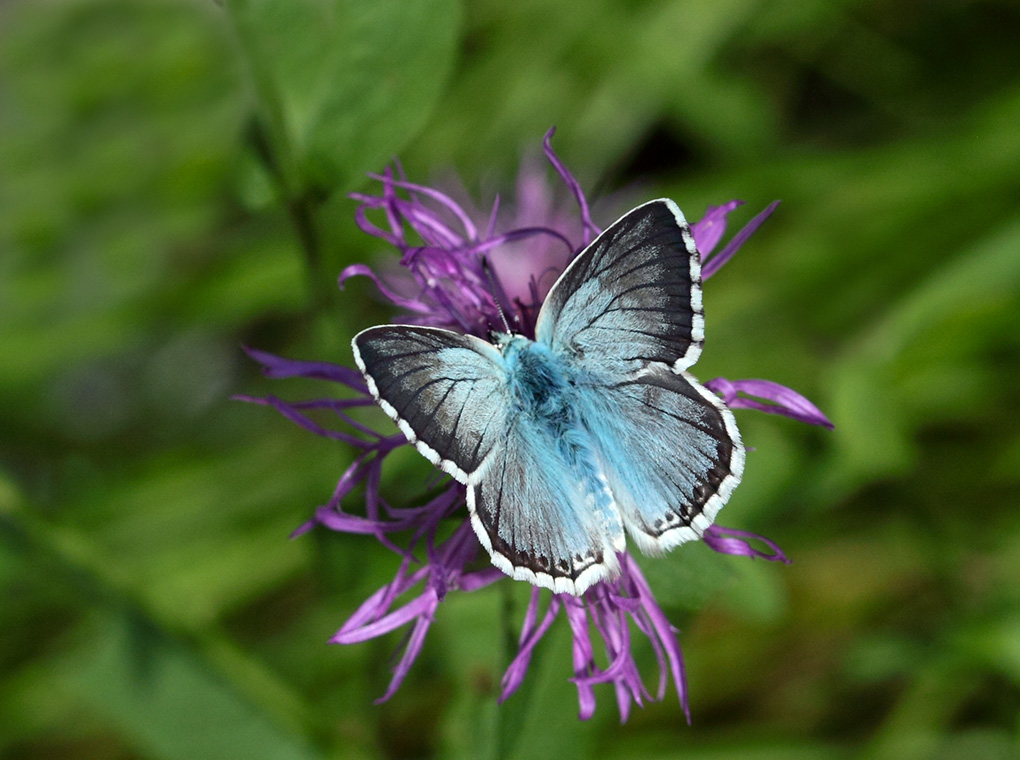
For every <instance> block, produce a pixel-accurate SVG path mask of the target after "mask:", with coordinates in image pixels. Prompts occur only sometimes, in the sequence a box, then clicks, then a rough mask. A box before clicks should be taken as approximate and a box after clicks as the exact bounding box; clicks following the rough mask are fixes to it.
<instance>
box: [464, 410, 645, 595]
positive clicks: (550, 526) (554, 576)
mask: <svg viewBox="0 0 1020 760" xmlns="http://www.w3.org/2000/svg"><path fill="white" fill-rule="evenodd" d="M505 436H506V437H505V441H506V443H505V445H504V446H501V447H498V448H497V449H496V450H495V452H494V454H493V459H492V464H491V466H490V467H488V468H486V470H485V473H484V475H483V476H482V478H481V479H480V480H479V482H478V483H477V484H475V485H472V486H469V487H468V508H469V510H470V512H471V521H472V524H473V525H474V528H475V533H477V534H478V537H479V539H480V540H481V542H482V544H483V546H485V548H486V550H487V551H488V552H489V554H490V555H491V557H492V562H493V564H494V565H496V567H498V568H500V569H501V570H503V572H505V573H507V574H508V575H510V576H512V577H513V578H515V579H517V580H524V581H528V582H530V583H532V584H535V585H538V586H543V587H545V588H549V589H552V590H553V591H556V592H557V593H569V594H575V595H580V594H582V593H584V591H585V590H586V589H587V588H588V587H589V586H591V585H592V584H594V583H597V582H598V581H600V580H603V579H606V578H611V577H613V576H615V575H617V574H618V573H619V562H618V560H617V558H616V552H618V551H622V550H623V549H624V545H625V539H624V534H623V526H622V524H621V522H620V517H619V514H618V513H617V512H616V510H615V507H614V505H613V504H612V496H611V495H610V493H609V491H608V488H607V485H606V483H605V482H604V480H602V481H600V482H597V483H594V484H593V483H591V482H587V483H586V482H584V481H583V480H582V474H581V473H580V472H579V471H578V470H577V469H575V468H571V467H570V466H569V465H568V464H567V461H566V460H565V458H564V455H563V453H562V447H561V446H559V445H558V444H557V441H555V440H553V438H552V436H551V435H550V433H549V428H548V426H544V425H542V424H541V423H540V422H539V421H536V420H534V419H532V418H531V417H529V416H528V415H511V416H510V417H509V418H508V424H507V429H506V433H505Z"/></svg>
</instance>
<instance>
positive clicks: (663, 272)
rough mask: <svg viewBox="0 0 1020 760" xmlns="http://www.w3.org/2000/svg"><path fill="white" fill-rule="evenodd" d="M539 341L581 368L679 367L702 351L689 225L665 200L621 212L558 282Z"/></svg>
mask: <svg viewBox="0 0 1020 760" xmlns="http://www.w3.org/2000/svg"><path fill="white" fill-rule="evenodd" d="M536 336H537V339H538V340H539V341H542V342H544V343H545V344H546V345H548V346H549V347H550V348H552V349H553V350H554V351H556V352H557V353H560V354H561V355H563V356H565V357H573V358H574V359H575V360H576V361H578V362H581V363H595V364H599V365H609V366H611V367H614V368H619V369H621V370H623V369H638V368H640V367H642V366H644V365H645V364H647V363H649V362H661V363H663V364H667V365H669V366H670V367H672V368H674V369H677V370H681V369H686V368H687V367H689V366H691V365H693V364H694V363H695V362H696V361H697V360H698V356H699V355H700V353H701V346H702V343H703V342H704V337H705V320H704V313H703V311H702V305H701V261H700V257H699V254H698V250H697V247H696V246H695V244H694V236H693V234H692V233H691V228H690V227H689V226H688V224H687V222H686V220H685V219H684V216H683V214H682V213H681V211H680V209H679V208H677V206H676V204H675V203H673V201H671V200H668V199H666V198H661V199H659V200H655V201H650V202H648V203H645V204H643V205H641V206H638V207H637V208H636V209H634V210H633V211H631V212H629V213H628V214H626V215H624V216H623V217H622V218H621V219H619V220H618V221H617V222H616V223H615V224H613V225H611V226H610V227H609V228H608V229H606V230H605V232H603V233H602V234H601V235H599V236H598V237H597V238H596V239H595V240H594V241H593V242H592V243H591V245H589V246H588V247H587V248H585V249H584V250H583V251H581V253H579V254H578V255H577V256H576V257H575V258H574V260H573V261H572V262H571V263H570V265H569V266H568V267H567V268H566V270H565V271H564V272H563V274H562V275H561V276H560V278H559V280H557V281H556V283H555V284H554V285H553V288H552V290H551V291H550V292H549V295H548V297H547V298H546V301H545V304H544V305H543V306H542V310H541V313H540V314H539V318H538V324H537V326H536Z"/></svg>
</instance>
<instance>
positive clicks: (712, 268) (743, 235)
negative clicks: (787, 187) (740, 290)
mask: <svg viewBox="0 0 1020 760" xmlns="http://www.w3.org/2000/svg"><path fill="white" fill-rule="evenodd" d="M778 205H779V201H772V203H770V204H769V205H768V206H766V207H765V210H764V211H762V212H761V213H760V214H758V216H756V217H755V218H754V219H752V220H751V221H749V222H748V223H747V224H745V225H744V228H743V229H742V230H741V231H740V232H738V233H737V234H736V235H734V236H733V237H732V238H731V239H730V242H728V243H727V244H726V246H725V247H724V248H723V249H722V250H721V251H719V253H717V254H716V255H715V256H713V257H712V258H710V259H709V260H708V261H706V262H705V264H704V266H703V267H702V268H701V276H702V278H704V279H706V280H707V279H708V278H709V277H711V276H712V275H713V274H715V273H716V272H718V271H719V269H720V268H721V267H722V265H723V264H725V263H726V262H727V261H729V260H730V259H731V258H733V254H735V253H736V252H737V251H739V250H740V246H742V245H743V244H744V243H745V242H746V241H747V239H748V238H749V237H751V235H753V234H754V232H755V230H757V229H758V228H759V227H761V225H762V222H764V221H765V220H766V219H768V218H769V217H770V216H771V215H772V212H773V211H775V209H776V206H778Z"/></svg>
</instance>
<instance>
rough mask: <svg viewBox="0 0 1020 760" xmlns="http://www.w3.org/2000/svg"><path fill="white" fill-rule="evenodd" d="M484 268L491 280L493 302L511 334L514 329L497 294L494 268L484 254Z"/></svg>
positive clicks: (507, 332) (488, 278)
mask: <svg viewBox="0 0 1020 760" xmlns="http://www.w3.org/2000/svg"><path fill="white" fill-rule="evenodd" d="M482 270H483V271H484V272H485V277H486V279H487V280H488V281H489V292H490V293H492V302H493V303H494V304H496V311H498V312H499V318H500V319H501V320H503V326H504V327H505V328H506V334H507V335H510V334H512V333H513V330H511V329H510V323H509V322H507V320H506V314H504V313H503V307H502V306H500V305H499V298H498V297H497V296H496V280H495V278H493V276H492V268H491V267H490V266H489V259H488V258H487V257H486V256H482Z"/></svg>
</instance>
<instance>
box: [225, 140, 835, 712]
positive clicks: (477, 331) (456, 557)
mask: <svg viewBox="0 0 1020 760" xmlns="http://www.w3.org/2000/svg"><path fill="white" fill-rule="evenodd" d="M552 134H553V130H549V132H548V134H547V135H546V136H545V140H544V143H543V145H544V150H545V156H546V158H547V159H548V161H549V163H550V164H551V165H552V166H553V168H554V170H555V171H556V173H557V174H558V175H559V178H560V179H561V180H562V182H563V183H564V184H565V186H566V188H567V190H568V191H569V194H570V196H572V198H573V201H574V202H575V203H576V205H577V207H578V211H575V212H568V211H567V210H565V209H564V208H562V207H560V206H556V205H554V204H553V202H552V197H553V192H552V191H551V190H550V188H549V186H548V184H547V183H546V179H545V175H544V173H542V172H539V171H536V169H535V167H534V166H529V165H526V166H525V168H524V170H523V171H522V173H521V176H520V178H519V181H518V188H517V196H516V198H515V202H514V204H513V207H512V209H511V210H510V211H509V212H508V210H507V209H506V208H503V207H501V205H500V202H499V200H498V199H497V201H496V202H495V203H494V204H493V207H492V209H491V211H490V212H488V213H487V214H481V213H479V212H477V211H475V210H473V209H471V210H468V209H465V208H464V206H463V205H462V204H459V203H457V202H455V201H454V200H453V199H452V198H451V197H450V196H448V195H446V194H444V193H441V192H439V191H438V190H435V189H433V188H430V187H426V186H424V185H418V184H414V183H411V182H409V181H408V180H407V179H406V177H405V176H404V174H403V171H402V170H401V169H400V167H399V166H397V167H396V168H395V169H387V170H386V171H385V172H384V173H383V174H381V175H378V176H375V177H374V179H376V180H378V181H379V183H380V185H381V191H380V192H379V194H377V195H372V194H356V195H354V196H353V198H354V199H355V200H357V201H358V202H359V204H360V205H359V207H358V209H357V211H356V219H357V223H358V226H359V227H360V228H361V229H362V230H363V231H365V232H367V233H368V234H370V235H372V236H374V237H377V238H379V239H380V240H383V241H385V242H386V243H388V244H389V245H391V246H393V247H394V248H396V249H397V250H398V251H399V253H400V261H399V266H390V267H385V268H384V269H383V270H382V271H381V272H376V271H373V270H372V269H369V268H368V267H367V266H365V265H362V264H355V265H352V266H349V267H347V268H346V269H345V270H344V271H343V272H342V273H341V274H340V285H341V287H343V285H344V283H345V282H346V281H347V280H348V279H350V278H351V277H355V276H366V277H369V278H371V279H372V281H373V282H374V283H375V285H376V286H377V288H378V289H379V292H380V293H381V294H382V295H383V297H384V298H386V299H387V300H389V301H390V302H392V303H393V304H394V305H396V306H397V307H399V308H400V309H401V310H402V311H403V312H404V313H402V314H401V315H400V316H399V317H398V318H397V321H399V322H402V323H413V324H421V325H432V326H437V327H444V328H448V329H453V330H458V331H461V332H465V333H472V334H474V335H477V336H480V337H486V336H487V334H488V330H489V329H490V326H491V325H499V324H501V323H502V318H501V317H500V312H499V307H497V303H499V304H500V305H501V306H503V308H504V309H505V310H506V314H505V316H506V318H507V320H508V321H509V322H510V324H511V326H512V328H513V329H514V330H515V331H517V332H519V333H522V334H524V335H526V336H529V337H533V336H534V326H535V318H536V317H537V315H538V310H539V308H540V307H541V304H542V299H543V298H544V296H545V294H546V292H547V291H548V289H549V287H550V286H551V285H552V283H553V282H554V281H555V278H556V276H557V275H558V273H559V272H561V271H562V270H563V268H564V267H565V266H566V265H567V263H568V262H569V261H570V260H571V258H572V257H573V256H574V255H575V254H576V253H577V252H578V251H579V250H581V249H582V248H583V247H584V246H585V245H586V244H587V243H589V242H590V241H591V240H592V239H593V238H594V237H595V236H596V235H597V234H598V233H599V232H600V230H599V228H598V227H597V226H596V225H595V224H594V223H593V222H592V219H591V215H590V211H589V205H588V202H587V200H586V198H585V196H584V193H583V192H582V191H581V188H580V186H579V185H578V183H577V181H576V180H575V179H574V177H573V175H572V174H571V173H570V171H569V170H568V169H567V168H566V166H564V165H563V163H562V162H561V161H560V159H559V158H558V157H557V156H556V154H555V153H554V152H553V149H552V147H551V144H550V140H551V138H552ZM740 204H741V201H730V202H729V203H726V204H724V205H722V206H713V207H710V208H709V209H708V211H707V212H706V214H705V216H704V218H703V219H702V220H701V221H699V222H696V223H694V224H692V225H691V226H692V229H693V232H694V237H695V240H696V242H697V244H698V248H699V250H700V251H701V254H702V260H703V269H702V274H703V277H704V278H705V279H707V278H708V277H711V276H712V274H714V273H715V272H716V271H718V270H719V268H720V267H721V266H722V265H723V264H725V263H726V262H727V261H728V260H729V259H730V258H731V257H732V256H733V255H734V254H735V253H736V252H737V250H738V249H739V248H740V246H741V245H742V244H743V243H744V242H745V241H746V240H747V238H748V237H749V236H750V235H751V234H752V233H753V232H754V231H755V230H756V229H757V228H758V227H759V226H760V225H761V223H762V222H763V221H764V220H765V219H766V218H767V217H768V216H769V215H770V214H771V213H772V211H773V209H774V208H775V206H776V205H777V204H776V203H773V204H772V205H770V206H768V207H767V208H766V209H765V210H764V211H762V212H761V213H760V214H758V215H757V216H756V217H755V218H754V219H752V220H751V222H750V223H748V224H747V225H746V226H745V227H744V228H743V229H742V230H741V231H740V232H738V233H737V234H736V235H734V236H733V237H732V238H731V239H730V240H729V242H728V243H727V244H726V245H725V246H723V248H722V249H721V250H720V251H718V252H716V248H717V247H718V245H719V243H720V242H721V240H722V238H723V236H724V233H725V231H726V222H727V216H728V214H729V213H730V212H731V211H733V209H734V208H736V207H737V206H739V205H740ZM371 216H374V217H375V218H376V219H377V220H378V221H373V219H372V218H370V217H371ZM486 262H487V263H488V271H487V270H486ZM522 272H523V273H525V274H524V276H522V275H521V273H522ZM248 352H249V354H250V355H251V356H252V357H253V358H254V359H255V360H256V361H258V362H260V363H261V364H262V366H263V369H264V372H265V374H266V375H268V376H269V377H274V378H284V377H307V378H314V379H319V380H326V381H330V382H334V383H338V384H340V385H342V386H345V387H346V388H347V389H348V390H349V391H352V392H353V394H354V395H353V397H348V398H343V399H335V398H327V399H315V400H310V401H299V402H293V401H284V400H281V399H279V398H276V397H275V396H268V397H265V398H253V397H244V400H247V401H251V402H254V403H258V404H264V405H267V406H272V407H274V408H275V409H277V410H278V411H279V412H280V413H282V414H283V415H284V416H286V417H287V418H289V419H290V420H292V421H293V422H296V423H297V424H299V425H301V426H302V427H304V428H306V429H307V430H310V431H311V432H313V433H316V434H317V435H321V436H325V437H328V438H333V439H336V440H339V441H343V442H345V443H347V444H349V445H351V446H353V447H354V448H355V449H356V450H357V452H358V454H357V456H355V458H354V461H353V462H352V463H351V465H350V466H349V467H348V468H347V470H346V471H345V472H344V473H343V475H342V476H341V477H340V480H339V481H338V482H337V485H336V488H335V489H334V491H333V495H332V497H331V498H330V499H329V501H328V502H327V503H326V504H324V505H322V506H320V507H319V508H318V509H317V510H316V512H315V515H314V517H313V518H312V519H311V520H310V521H308V522H307V523H305V524H304V525H302V526H301V527H300V528H298V530H297V531H295V535H298V534H300V533H303V532H305V531H307V530H309V529H311V528H313V527H315V526H322V527H325V528H329V529H331V530H336V531H341V532H346V533H365V534H370V535H373V536H375V537H376V539H378V541H379V542H380V543H381V544H382V545H383V546H385V547H386V548H387V549H389V550H390V551H392V552H393V553H394V554H396V555H397V558H398V562H399V569H398V570H397V573H396V576H395V577H394V579H393V581H392V582H390V583H388V584H387V585H385V586H383V587H382V588H381V589H379V590H378V591H377V592H376V593H375V594H373V595H372V596H371V597H369V598H368V599H367V600H365V602H364V603H363V604H362V605H361V606H360V607H359V608H358V610H357V611H356V612H355V613H354V614H353V615H352V616H351V617H350V618H349V619H348V620H347V622H346V623H344V625H343V626H342V627H341V628H340V630H339V631H338V632H337V633H336V635H335V636H334V637H333V638H332V639H331V641H332V642H333V643H337V644H354V643H357V642H361V641H366V640H368V639H371V638H375V637H377V636H380V635H382V634H385V633H388V632H390V631H393V630H395V629H397V628H401V627H404V626H408V625H409V626H411V631H410V634H409V635H408V636H406V637H405V639H404V644H403V652H402V655H401V657H400V659H399V661H398V662H397V664H396V666H395V668H394V671H393V677H392V679H391V681H390V684H389V687H388V688H387V690H386V692H385V693H384V694H383V696H382V697H381V699H380V701H382V700H386V699H389V698H390V697H391V696H392V695H393V694H394V693H395V692H396V690H397V689H398V688H399V686H400V684H401V683H402V681H403V679H404V678H405V676H406V675H407V673H408V671H409V669H410V668H411V666H412V664H413V663H414V660H415V658H416V657H417V656H418V654H419V653H420V652H421V649H422V646H423V644H424V640H425V636H426V634H427V633H428V629H429V627H430V626H431V624H432V621H433V619H434V617H435V614H436V611H437V610H438V608H439V605H440V603H441V602H442V601H443V599H444V598H445V596H446V594H447V593H449V592H452V591H475V590H477V589H480V588H483V587H485V586H488V585H491V584H492V583H495V582H497V581H501V582H511V581H510V580H509V579H508V578H507V577H506V576H505V575H504V574H503V573H502V572H501V571H500V570H498V569H497V568H495V567H492V566H490V565H488V564H487V563H484V564H482V563H476V562H475V560H476V558H478V557H479V556H484V553H483V552H479V549H480V544H479V542H478V540H477V538H476V537H475V535H474V532H473V531H472V528H471V525H470V521H469V520H467V519H465V518H466V517H467V510H466V508H465V495H464V487H463V486H462V485H460V484H459V483H457V482H455V481H449V482H447V483H445V484H443V485H442V486H441V487H440V488H439V489H438V491H437V493H435V495H433V496H432V497H431V498H430V499H429V500H428V501H427V502H426V503H424V504H421V505H420V506H415V507H407V506H401V505H392V504H390V503H388V502H387V501H386V500H385V499H383V498H382V496H381V495H380V490H379V485H380V481H381V479H382V468H383V464H384V462H385V460H386V458H387V456H389V454H390V453H392V452H393V451H394V450H395V449H397V448H399V447H401V446H405V445H407V440H406V439H405V437H404V436H403V435H402V434H401V433H399V432H395V433H393V434H389V435H387V434H383V433H379V432H377V431H375V430H373V429H372V428H370V427H368V426H366V425H364V424H362V423H360V422H358V421H356V420H355V419H354V418H352V417H351V416H350V415H349V413H348V412H349V410H350V409H352V408H354V407H359V406H371V405H372V404H374V401H373V399H372V397H371V395H370V394H369V393H368V389H367V387H366V385H365V382H364V379H363V377H362V375H361V373H359V372H358V371H357V370H355V369H352V368H348V367H344V366H339V365H335V364H329V363H326V362H313V361H295V360H291V359H284V358H281V357H277V356H273V355H271V354H267V353H264V352H262V351H256V350H252V349H249V351H248ZM706 385H707V386H708V387H709V388H711V389H712V390H713V391H715V392H716V393H718V394H720V395H721V396H722V398H723V399H724V400H725V401H726V403H727V404H728V405H729V406H730V407H732V408H749V409H758V410H761V411H766V412H771V413H774V414H781V415H786V416H788V417H792V418H794V419H797V420H801V421H803V422H807V423H809V424H814V425H824V426H826V427H832V425H831V423H830V422H829V421H828V419H826V417H825V416H824V415H823V414H822V413H821V412H820V411H819V410H818V409H817V408H816V407H815V406H814V405H813V404H812V403H811V402H810V401H808V400H807V399H805V398H804V397H803V396H801V395H800V394H798V393H796V392H795V391H792V390H790V389H789V388H786V387H784V386H782V385H778V384H776V383H772V382H769V381H767V380H735V381H730V380H726V379H723V378H718V379H716V380H712V381H710V382H708V383H706ZM348 395H349V394H348ZM323 411H325V412H328V413H332V414H333V415H335V416H336V417H337V418H338V419H339V420H340V422H341V423H342V424H341V426H340V429H338V430H334V429H331V428H327V427H323V426H322V425H320V424H319V423H317V422H316V421H315V420H313V419H312V417H311V416H310V415H309V413H310V412H315V413H316V415H317V416H318V415H321V413H322V412H323ZM356 488H361V489H363V491H364V510H363V512H362V510H361V509H359V510H358V513H357V514H352V513H349V512H347V511H345V509H344V502H345V499H346V498H347V497H348V496H349V495H350V494H351V493H352V491H354V490H355V489H356ZM447 518H454V519H456V520H459V521H460V523H459V526H458V527H457V528H456V529H455V530H454V532H453V534H452V535H450V536H449V537H448V538H446V539H445V540H443V541H441V542H437V529H438V527H439V525H440V523H441V522H442V521H443V520H444V519H447ZM395 533H401V534H409V535H410V538H409V539H406V538H405V539H403V540H401V541H400V542H397V541H395V540H393V538H392V536H393V534H395ZM702 539H703V540H704V542H705V543H706V544H707V545H708V546H709V547H711V548H712V549H714V550H715V551H717V552H721V553H724V554H732V555H739V556H746V557H760V558H763V559H767V560H773V561H780V562H789V560H788V559H787V558H786V556H785V555H784V554H783V553H782V551H781V550H780V549H779V548H778V547H777V546H776V545H775V544H773V543H771V542H770V541H768V540H767V539H764V538H761V537H760V536H756V535H754V534H752V533H747V532H743V531H738V530H731V529H728V528H723V527H719V526H717V525H713V526H711V527H710V528H708V529H707V530H706V531H705V533H704V535H703V536H702ZM752 542H755V543H759V544H761V545H762V546H763V547H764V549H759V548H755V545H754V543H752ZM619 560H620V566H621V573H620V575H619V577H617V578H616V579H615V580H612V581H604V582H601V583H598V584H596V585H595V586H593V587H592V588H590V589H589V590H588V591H587V592H586V593H585V594H584V595H583V596H581V597H574V596H570V595H567V594H550V593H549V592H545V591H542V590H540V589H538V588H533V589H532V591H531V601H530V603H529V606H528V610H527V613H526V614H525V618H524V622H523V625H522V628H521V633H520V638H519V644H518V651H517V654H516V656H515V657H514V658H513V660H512V662H511V663H510V665H509V667H508V668H507V670H506V673H505V674H504V676H503V681H502V691H501V695H500V699H501V700H504V699H507V698H508V697H510V695H512V694H513V693H514V692H515V691H516V690H517V688H518V687H519V686H520V685H521V683H522V682H523V680H524V678H525V675H526V673H527V670H528V666H529V664H530V661H531V656H532V653H533V652H534V649H535V647H536V646H537V645H538V643H539V642H540V640H541V639H542V637H543V636H544V635H545V633H546V632H547V631H548V630H549V628H550V627H551V626H552V625H553V623H554V622H555V620H556V618H557V617H561V613H562V617H565V618H566V624H567V625H569V626H570V629H571V632H572V634H573V642H574V643H573V669H574V677H573V681H574V683H575V685H576V687H577V691H578V698H579V702H580V715H581V718H585V719H586V718H589V717H591V715H592V714H593V713H594V710H595V686H596V685H597V684H601V683H611V684H612V685H613V688H614V689H615V693H616V699H617V705H618V708H619V711H620V716H621V719H622V720H626V719H627V717H628V715H629V713H630V709H631V706H632V705H633V704H634V703H637V704H638V705H643V704H644V701H645V700H646V699H651V698H653V697H654V698H655V699H657V700H662V699H663V698H664V697H665V694H666V691H667V687H668V684H669V681H670V680H672V681H673V684H674V687H675V688H676V691H677V695H678V697H679V700H680V705H681V707H682V709H683V711H684V713H685V714H686V715H687V716H688V719H689V717H690V712H689V708H688V700H687V689H686V682H685V677H684V664H683V655H682V652H681V650H680V644H679V641H678V639H677V635H676V634H677V631H676V629H675V628H674V627H673V626H672V625H671V624H670V623H669V621H668V620H667V618H666V616H665V614H664V613H663V611H662V609H661V607H660V606H659V604H658V603H657V601H656V599H655V596H654V595H653V594H652V590H651V588H649V586H648V584H647V583H646V581H645V578H644V576H643V574H642V573H641V570H640V569H639V567H638V565H637V563H636V562H635V561H634V560H633V558H632V557H630V555H629V554H627V553H623V554H621V555H620V556H619ZM478 567H482V569H478ZM543 598H545V599H547V600H548V601H547V602H546V603H545V604H544V609H543ZM593 634H594V636H593ZM634 635H641V636H645V637H646V638H647V639H648V640H649V641H650V642H651V646H652V649H653V651H654V652H655V655H656V658H657V660H658V664H659V678H658V683H657V686H656V688H655V689H654V692H650V691H649V690H648V689H647V688H646V686H645V684H644V681H643V680H642V678H641V675H640V673H639V672H638V669H637V665H636V663H635V661H634V658H633V655H632V653H631V638H632V636H634ZM593 638H594V639H601V645H600V646H599V645H597V642H596V641H593Z"/></svg>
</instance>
